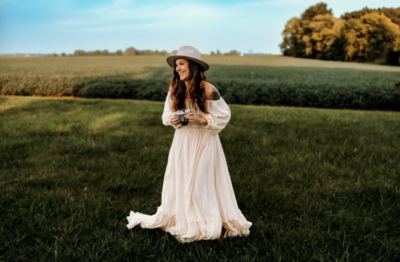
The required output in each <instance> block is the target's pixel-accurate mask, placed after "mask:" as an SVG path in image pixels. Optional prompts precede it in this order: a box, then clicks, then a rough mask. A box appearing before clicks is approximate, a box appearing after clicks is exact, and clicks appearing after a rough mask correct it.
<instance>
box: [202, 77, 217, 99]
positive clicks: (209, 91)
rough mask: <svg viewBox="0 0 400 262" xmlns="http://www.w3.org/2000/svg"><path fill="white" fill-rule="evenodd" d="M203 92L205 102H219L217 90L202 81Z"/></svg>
mask: <svg viewBox="0 0 400 262" xmlns="http://www.w3.org/2000/svg"><path fill="white" fill-rule="evenodd" d="M203 85H204V92H205V94H206V100H219V99H220V98H221V95H220V94H219V92H218V89H217V88H216V87H215V86H213V85H212V84H210V83H208V82H205V81H203Z"/></svg>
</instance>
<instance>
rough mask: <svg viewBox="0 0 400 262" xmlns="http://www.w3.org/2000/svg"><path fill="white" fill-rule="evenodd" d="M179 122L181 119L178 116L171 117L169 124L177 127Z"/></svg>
mask: <svg viewBox="0 0 400 262" xmlns="http://www.w3.org/2000/svg"><path fill="white" fill-rule="evenodd" d="M180 122H181V119H180V117H179V116H171V124H173V125H177V124H179V123H180Z"/></svg>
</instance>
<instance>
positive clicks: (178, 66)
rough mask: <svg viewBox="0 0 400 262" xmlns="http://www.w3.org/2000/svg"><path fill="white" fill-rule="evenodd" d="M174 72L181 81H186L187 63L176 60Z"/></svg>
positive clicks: (183, 60)
mask: <svg viewBox="0 0 400 262" xmlns="http://www.w3.org/2000/svg"><path fill="white" fill-rule="evenodd" d="M175 70H176V72H178V74H179V77H180V79H181V80H182V81H185V80H187V79H188V77H189V61H188V60H186V59H183V58H179V59H176V61H175Z"/></svg>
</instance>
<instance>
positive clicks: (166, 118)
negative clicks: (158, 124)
mask: <svg viewBox="0 0 400 262" xmlns="http://www.w3.org/2000/svg"><path fill="white" fill-rule="evenodd" d="M171 108H172V98H171V95H170V94H169V92H168V94H167V98H166V99H165V103H164V112H163V114H162V117H161V119H162V122H163V124H164V125H166V126H173V127H174V128H175V129H178V128H180V127H181V126H182V125H181V123H179V124H177V125H174V124H172V123H171V116H172V110H171Z"/></svg>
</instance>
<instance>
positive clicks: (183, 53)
mask: <svg viewBox="0 0 400 262" xmlns="http://www.w3.org/2000/svg"><path fill="white" fill-rule="evenodd" d="M178 58H184V59H188V60H191V61H193V62H196V63H198V64H199V65H200V66H201V67H202V68H203V70H204V71H207V70H208V69H209V68H210V66H209V65H208V64H207V63H206V62H204V61H203V60H201V58H200V52H199V50H197V49H196V48H194V47H193V46H187V45H185V46H181V47H180V48H179V50H178V53H176V55H170V56H168V57H167V63H168V65H169V66H170V67H172V68H175V60H176V59H178Z"/></svg>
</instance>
